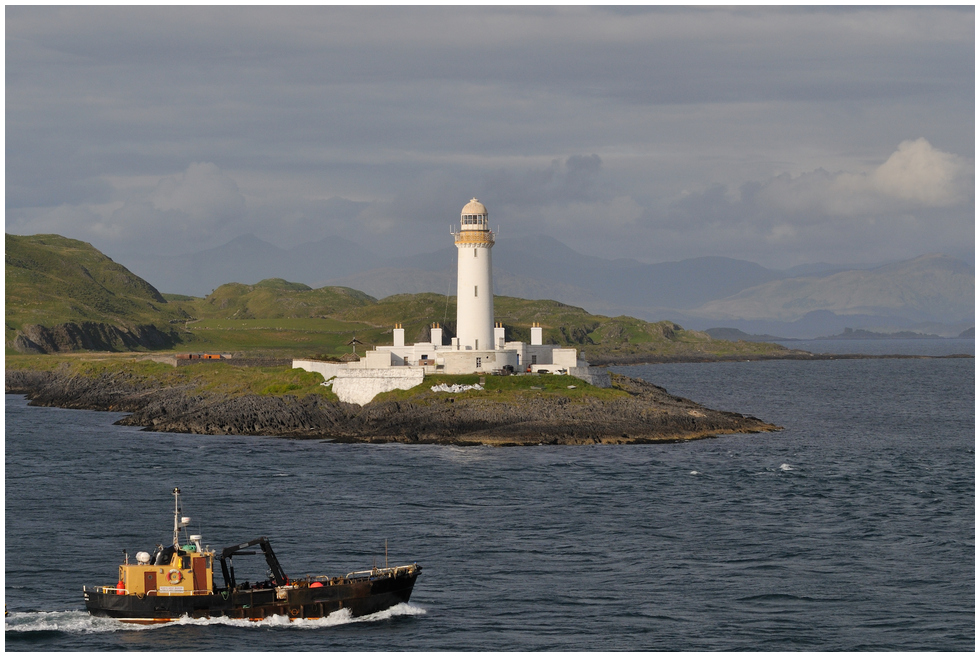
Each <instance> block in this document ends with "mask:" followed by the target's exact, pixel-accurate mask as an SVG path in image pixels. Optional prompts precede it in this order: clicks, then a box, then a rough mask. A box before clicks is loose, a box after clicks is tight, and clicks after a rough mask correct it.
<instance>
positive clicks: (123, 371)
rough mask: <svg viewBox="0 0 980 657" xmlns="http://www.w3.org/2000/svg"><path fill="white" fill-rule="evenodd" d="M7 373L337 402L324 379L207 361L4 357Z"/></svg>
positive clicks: (312, 374) (284, 369)
mask: <svg viewBox="0 0 980 657" xmlns="http://www.w3.org/2000/svg"><path fill="white" fill-rule="evenodd" d="M6 367H7V369H10V370H15V369H30V370H42V371H48V370H55V369H58V368H62V367H63V368H66V369H67V373H68V374H72V375H77V376H81V377H87V378H98V377H103V376H104V377H108V378H110V379H113V380H123V381H131V382H133V383H134V384H136V385H142V386H146V387H153V388H165V387H168V388H186V389H187V390H188V391H189V392H190V393H192V394H198V393H205V392H213V393H219V394H222V395H226V396H232V397H233V396H241V395H274V396H282V395H286V394H288V395H295V396H297V397H304V396H306V395H319V396H322V397H325V398H327V399H332V400H335V401H336V399H337V396H336V395H335V394H334V393H333V392H332V391H331V390H330V389H329V388H327V387H324V386H321V385H320V384H321V383H323V376H321V375H320V374H318V373H316V372H307V371H305V370H300V369H292V368H290V367H240V366H236V365H234V364H233V363H232V362H230V361H209V362H201V363H195V364H193V365H186V366H182V367H174V366H172V365H168V364H166V363H157V362H154V361H150V360H137V359H134V358H132V357H124V356H115V355H113V356H105V355H99V356H93V355H91V354H86V355H82V354H73V355H67V356H62V355H48V356H7V358H6Z"/></svg>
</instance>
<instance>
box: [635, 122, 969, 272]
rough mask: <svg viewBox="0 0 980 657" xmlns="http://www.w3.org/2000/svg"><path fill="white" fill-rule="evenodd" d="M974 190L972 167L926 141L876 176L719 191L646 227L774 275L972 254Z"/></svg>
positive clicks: (911, 145)
mask: <svg viewBox="0 0 980 657" xmlns="http://www.w3.org/2000/svg"><path fill="white" fill-rule="evenodd" d="M972 182H973V164H972V162H970V161H968V160H967V159H966V158H963V157H960V156H957V155H954V154H951V153H946V152H943V151H941V150H938V149H936V148H934V147H933V146H932V145H931V144H929V142H928V141H927V140H925V139H916V140H908V141H903V142H901V144H899V146H898V148H897V149H896V150H895V151H894V152H893V153H892V154H891V155H890V156H888V157H887V158H886V159H885V161H884V162H882V163H881V164H880V165H878V166H877V167H874V168H872V169H871V170H869V171H863V172H861V171H859V172H847V171H843V172H837V173H830V172H828V171H827V170H825V169H822V168H821V169H816V170H814V171H809V172H806V173H803V174H800V175H797V176H793V175H791V174H789V173H782V174H779V175H776V176H773V177H771V178H769V179H766V180H761V181H750V182H747V183H744V184H742V185H740V186H738V187H735V188H732V187H729V186H726V185H723V184H714V185H711V186H709V187H708V188H707V189H705V190H704V191H701V192H695V193H690V194H686V195H684V196H683V197H682V198H680V199H678V200H677V201H675V202H673V203H672V204H671V205H670V206H669V208H668V209H667V211H666V212H665V213H663V214H658V213H656V212H651V211H648V212H647V214H646V215H645V217H644V220H643V223H644V225H645V226H646V228H647V229H648V230H651V231H653V232H656V234H657V235H658V236H659V237H658V239H659V240H660V242H661V243H662V244H664V245H667V244H671V243H673V244H675V245H677V246H681V247H682V246H683V245H684V243H685V242H687V243H690V242H691V241H692V240H693V239H694V237H695V236H699V237H700V243H699V247H700V249H701V252H702V253H703V254H709V253H710V254H716V255H730V254H732V253H740V254H742V257H747V258H749V259H755V260H756V261H760V262H764V263H767V264H770V265H771V266H787V265H790V264H796V263H798V262H808V261H809V262H814V261H817V260H825V261H828V262H865V261H867V260H868V253H869V252H873V253H874V254H875V255H874V256H873V258H874V260H872V262H874V261H876V260H877V261H883V260H886V259H889V258H902V257H909V256H910V255H916V254H920V253H926V252H930V251H946V252H950V251H953V250H955V249H957V248H958V247H957V245H972V243H973V238H974V224H973V186H972ZM687 248H690V247H687ZM751 254H754V255H751ZM957 254H958V255H963V254H962V253H961V251H957Z"/></svg>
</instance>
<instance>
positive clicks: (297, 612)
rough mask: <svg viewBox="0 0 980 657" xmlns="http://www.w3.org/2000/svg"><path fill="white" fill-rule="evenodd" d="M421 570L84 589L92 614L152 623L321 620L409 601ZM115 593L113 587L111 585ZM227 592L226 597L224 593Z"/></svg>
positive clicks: (359, 613)
mask: <svg viewBox="0 0 980 657" xmlns="http://www.w3.org/2000/svg"><path fill="white" fill-rule="evenodd" d="M418 576H419V571H418V570H415V571H414V572H411V573H399V574H397V575H395V576H393V577H381V578H362V579H352V580H346V581H345V582H343V583H338V584H330V585H326V586H322V587H308V586H301V587H300V588H289V587H287V588H285V589H274V588H272V589H255V590H246V591H235V592H231V593H230V594H226V592H217V593H212V594H208V595H181V596H176V595H175V596H166V595H159V596H157V595H147V596H142V597H139V596H136V595H116V594H114V593H112V592H110V593H101V592H95V591H85V607H86V608H87V609H88V611H89V613H91V614H92V615H93V616H101V617H106V618H117V619H119V620H129V621H134V622H143V623H153V622H166V621H170V620H176V619H178V618H180V617H182V616H190V617H191V618H215V617H225V618H247V619H249V620H261V619H263V618H268V617H269V616H286V617H288V618H292V619H297V618H323V617H325V616H328V615H329V614H332V613H333V612H335V611H339V610H341V609H348V610H350V613H351V615H352V616H366V615H367V614H373V613H376V612H379V611H384V610H385V609H389V608H391V607H393V606H395V605H396V604H398V603H400V602H408V599H409V597H410V596H411V595H412V588H413V587H414V586H415V580H416V579H417V578H418ZM110 591H111V589H110ZM226 595H227V597H225V596H226Z"/></svg>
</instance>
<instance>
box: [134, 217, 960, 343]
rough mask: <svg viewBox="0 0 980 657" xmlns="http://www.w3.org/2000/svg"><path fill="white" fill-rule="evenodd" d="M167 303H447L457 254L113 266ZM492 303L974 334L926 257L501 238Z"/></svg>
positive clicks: (350, 251)
mask: <svg viewBox="0 0 980 657" xmlns="http://www.w3.org/2000/svg"><path fill="white" fill-rule="evenodd" d="M118 259H119V260H120V262H122V263H123V264H125V265H126V266H127V267H129V268H130V269H131V270H132V271H133V272H135V273H137V274H138V275H140V276H142V277H143V278H145V279H147V280H150V281H153V282H154V284H155V285H157V287H158V288H159V289H161V290H163V291H166V292H170V293H181V294H189V295H194V296H204V295H206V294H208V293H210V292H211V291H212V290H213V289H215V288H216V287H218V286H220V285H222V284H225V283H230V282H238V283H245V284H254V283H256V282H258V281H260V280H263V279H266V278H284V279H287V280H290V281H296V282H302V283H306V284H308V285H310V286H313V287H321V286H323V285H336V286H345V287H351V288H354V289H357V290H361V291H363V292H366V293H367V294H369V295H371V296H373V297H376V298H384V297H387V296H390V295H393V294H403V293H419V292H433V293H437V294H450V295H453V294H455V293H456V290H455V286H456V248H455V247H452V246H449V247H447V248H444V249H440V250H438V251H434V252H431V253H425V254H419V255H412V256H405V257H400V258H389V259H382V258H380V257H379V256H377V255H375V254H373V253H371V252H369V251H368V250H367V249H365V248H364V247H362V246H360V245H358V244H355V243H354V242H351V241H350V240H346V239H344V238H340V237H333V238H326V239H323V240H320V241H317V242H311V243H308V244H303V245H300V246H297V247H294V248H292V249H280V248H279V247H276V246H274V245H272V244H269V243H268V242H264V241H262V240H260V239H259V238H257V237H255V236H253V235H246V236H243V237H239V238H236V239H234V240H232V241H230V242H228V243H227V244H225V245H223V246H220V247H217V248H214V249H208V250H205V251H200V252H197V253H189V254H185V255H181V256H169V257H167V256H158V257H151V258H147V257H143V256H140V257H135V256H134V257H132V258H127V257H125V256H123V257H119V258H118ZM493 268H494V292H495V293H496V294H500V295H506V296H514V297H521V298H525V299H554V300H557V301H561V302H563V303H567V304H572V305H575V306H580V307H582V308H584V309H586V310H587V311H589V312H591V313H596V314H603V315H609V316H615V315H630V316H633V317H638V318H642V319H646V320H650V321H659V320H664V319H670V320H673V321H676V322H678V323H680V324H682V325H684V326H686V327H690V328H694V329H700V330H703V329H707V328H711V327H718V326H724V327H730V328H736V329H739V330H742V331H745V332H748V333H756V334H771V335H778V336H783V337H790V338H813V337H816V336H818V335H829V334H836V333H840V332H841V331H843V330H844V329H845V328H854V329H867V330H876V331H883V332H894V331H900V330H916V331H924V332H928V333H936V334H938V335H944V336H955V335H958V334H959V333H961V332H962V331H963V330H965V329H968V328H970V327H971V326H973V313H974V273H973V269H972V267H971V266H970V265H968V264H967V263H965V262H963V261H962V260H958V259H955V258H952V257H949V256H945V255H939V254H933V255H926V256H921V257H919V258H915V259H913V260H909V261H904V262H894V263H887V264H884V265H880V266H877V267H873V268H859V267H854V268H841V267H840V266H834V265H828V264H823V263H820V264H814V265H802V266H799V267H794V268H793V269H791V270H787V271H777V270H771V269H767V268H765V267H762V266H760V265H758V264H755V263H752V262H747V261H744V260H737V259H733V258H723V257H704V258H692V259H687V260H680V261H677V262H664V263H657V264H647V263H642V262H639V261H637V260H632V259H625V258H624V259H616V260H610V259H606V258H598V257H595V256H589V255H584V254H581V253H578V252H577V251H575V250H573V249H571V248H569V247H568V246H566V245H565V244H563V243H562V242H560V241H558V240H556V239H554V238H552V237H548V236H543V235H541V236H534V237H530V238H520V239H519V238H501V239H498V240H497V245H496V246H495V248H494V250H493Z"/></svg>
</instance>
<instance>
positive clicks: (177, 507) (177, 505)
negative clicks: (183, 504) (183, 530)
mask: <svg viewBox="0 0 980 657" xmlns="http://www.w3.org/2000/svg"><path fill="white" fill-rule="evenodd" d="M179 522H180V489H179V488H174V547H179V546H178V543H179V542H180V536H179V535H178V532H179V531H180V529H179V528H180V524H179Z"/></svg>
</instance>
